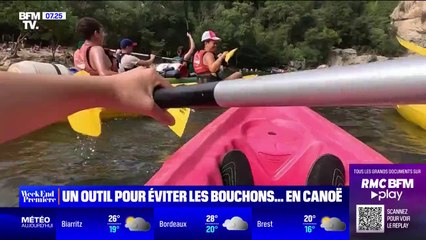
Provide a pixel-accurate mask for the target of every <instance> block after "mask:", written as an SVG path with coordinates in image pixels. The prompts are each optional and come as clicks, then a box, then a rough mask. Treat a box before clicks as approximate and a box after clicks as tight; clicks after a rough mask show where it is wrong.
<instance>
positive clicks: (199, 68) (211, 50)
mask: <svg viewBox="0 0 426 240" xmlns="http://www.w3.org/2000/svg"><path fill="white" fill-rule="evenodd" d="M220 40H221V39H220V38H218V37H217V36H216V34H215V33H214V32H213V31H210V30H209V31H205V32H204V33H203V35H202V36H201V42H202V43H203V46H204V47H203V50H200V51H197V52H196V53H195V55H194V61H193V65H194V71H195V73H196V74H197V82H198V83H205V82H214V81H221V80H232V79H239V78H242V77H243V75H242V74H241V73H240V72H235V73H233V74H231V75H230V76H228V77H226V78H222V77H221V76H219V71H220V70H221V66H222V62H223V60H224V59H225V56H226V54H227V53H228V52H227V51H225V52H223V53H221V54H219V55H218V56H217V58H215V55H214V54H215V51H216V47H217V44H218V42H219V41H220Z"/></svg>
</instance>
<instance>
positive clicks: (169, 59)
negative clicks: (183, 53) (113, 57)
mask: <svg viewBox="0 0 426 240" xmlns="http://www.w3.org/2000/svg"><path fill="white" fill-rule="evenodd" d="M109 50H110V51H111V52H113V53H116V52H117V50H113V49H109ZM130 55H134V56H141V57H150V55H149V54H143V53H135V52H132V53H130ZM155 57H156V58H161V59H164V60H168V61H176V59H174V58H168V57H161V56H155Z"/></svg>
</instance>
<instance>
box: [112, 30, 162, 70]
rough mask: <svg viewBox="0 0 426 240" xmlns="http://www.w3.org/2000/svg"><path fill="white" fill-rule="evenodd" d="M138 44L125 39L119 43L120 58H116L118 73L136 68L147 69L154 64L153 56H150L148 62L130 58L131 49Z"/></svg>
mask: <svg viewBox="0 0 426 240" xmlns="http://www.w3.org/2000/svg"><path fill="white" fill-rule="evenodd" d="M137 45H138V44H137V43H136V42H133V41H132V40H130V39H128V38H125V39H123V40H121V42H120V48H121V54H120V55H121V56H119V57H118V62H119V70H118V71H119V72H125V71H128V70H130V69H133V68H136V67H138V66H145V67H149V66H151V64H152V63H153V62H154V59H155V55H153V54H151V55H150V58H149V60H140V59H139V58H137V57H135V56H132V55H131V53H132V52H133V48H134V47H136V46H137Z"/></svg>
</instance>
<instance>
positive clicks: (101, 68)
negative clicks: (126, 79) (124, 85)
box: [89, 46, 117, 76]
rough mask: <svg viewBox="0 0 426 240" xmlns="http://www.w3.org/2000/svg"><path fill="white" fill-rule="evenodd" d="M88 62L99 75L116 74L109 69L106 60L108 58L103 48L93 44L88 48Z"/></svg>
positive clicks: (108, 63) (109, 66) (109, 65)
mask: <svg viewBox="0 0 426 240" xmlns="http://www.w3.org/2000/svg"><path fill="white" fill-rule="evenodd" d="M89 54H90V60H91V61H90V64H91V65H92V66H94V67H95V69H96V71H98V73H99V75H100V76H109V75H114V74H117V72H114V71H112V70H111V63H110V62H108V61H109V58H108V56H107V55H106V54H105V50H104V48H102V47H100V46H93V47H92V48H91V49H90V53H89Z"/></svg>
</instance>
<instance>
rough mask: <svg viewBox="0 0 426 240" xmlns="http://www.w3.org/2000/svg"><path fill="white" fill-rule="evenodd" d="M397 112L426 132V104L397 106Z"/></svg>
mask: <svg viewBox="0 0 426 240" xmlns="http://www.w3.org/2000/svg"><path fill="white" fill-rule="evenodd" d="M396 110H397V111H398V113H399V114H400V115H401V116H402V117H403V118H405V119H406V120H407V121H410V122H412V123H414V124H416V125H417V126H419V127H421V128H423V129H424V130H426V104H415V105H397V106H396Z"/></svg>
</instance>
